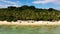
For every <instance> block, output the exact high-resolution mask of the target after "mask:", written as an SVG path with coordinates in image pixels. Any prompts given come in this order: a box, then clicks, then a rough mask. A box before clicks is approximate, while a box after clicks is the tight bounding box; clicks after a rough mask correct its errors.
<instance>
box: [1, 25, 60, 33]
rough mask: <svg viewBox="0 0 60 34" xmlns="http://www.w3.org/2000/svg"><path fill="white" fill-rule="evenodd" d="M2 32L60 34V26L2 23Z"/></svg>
mask: <svg viewBox="0 0 60 34" xmlns="http://www.w3.org/2000/svg"><path fill="white" fill-rule="evenodd" d="M0 34H60V26H56V25H54V26H52V25H49V26H47V25H41V26H16V25H0Z"/></svg>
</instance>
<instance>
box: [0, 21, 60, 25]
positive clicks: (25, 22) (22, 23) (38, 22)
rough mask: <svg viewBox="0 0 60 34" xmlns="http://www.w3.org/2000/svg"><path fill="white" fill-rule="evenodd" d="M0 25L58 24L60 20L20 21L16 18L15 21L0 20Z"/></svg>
mask: <svg viewBox="0 0 60 34" xmlns="http://www.w3.org/2000/svg"><path fill="white" fill-rule="evenodd" d="M0 25H60V21H54V22H50V21H21V20H18V21H16V22H13V21H12V22H7V21H0Z"/></svg>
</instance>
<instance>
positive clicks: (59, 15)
mask: <svg viewBox="0 0 60 34" xmlns="http://www.w3.org/2000/svg"><path fill="white" fill-rule="evenodd" d="M17 20H34V21H59V20H60V10H56V9H54V8H49V9H42V8H36V7H35V6H27V5H24V6H21V7H15V6H9V7H7V8H0V21H9V22H11V21H17Z"/></svg>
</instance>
